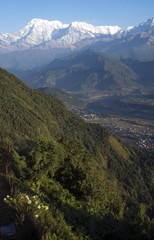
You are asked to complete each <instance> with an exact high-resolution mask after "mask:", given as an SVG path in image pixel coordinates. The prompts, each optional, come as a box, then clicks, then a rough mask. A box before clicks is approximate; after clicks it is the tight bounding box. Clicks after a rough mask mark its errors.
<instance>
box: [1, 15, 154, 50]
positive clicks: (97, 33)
mask: <svg viewBox="0 0 154 240" xmlns="http://www.w3.org/2000/svg"><path fill="white" fill-rule="evenodd" d="M153 30H154V18H151V19H148V20H147V21H145V22H143V23H141V24H139V25H138V26H135V27H133V26H130V27H128V28H127V29H122V28H121V27H119V26H93V25H91V24H88V23H86V22H72V23H70V24H63V23H62V22H60V21H48V20H42V19H32V20H31V21H30V22H29V23H28V25H27V26H25V27H24V28H22V29H21V30H19V31H18V32H14V33H2V34H0V52H1V53H2V52H10V51H16V50H25V49H29V48H34V47H42V48H45V47H46V48H49V47H50V48H51V47H55V46H56V47H71V46H75V44H77V43H78V42H81V41H84V42H86V41H88V40H94V39H95V40H97V41H98V40H100V39H101V40H104V41H111V40H114V39H119V38H121V37H124V36H130V35H132V34H137V33H141V32H144V33H145V32H146V33H149V31H150V33H149V34H151V33H153ZM142 37H144V36H142Z"/></svg>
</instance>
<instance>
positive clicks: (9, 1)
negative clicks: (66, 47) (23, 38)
mask: <svg viewBox="0 0 154 240" xmlns="http://www.w3.org/2000/svg"><path fill="white" fill-rule="evenodd" d="M151 17H154V0H4V1H3V0H2V1H1V8H0V33H4V32H14V31H18V30H19V29H21V28H23V27H24V26H25V25H27V23H28V22H29V21H30V20H31V19H32V18H41V19H46V20H60V21H61V22H63V23H70V22H72V21H84V22H87V23H90V24H93V25H118V26H120V27H122V28H126V27H128V26H132V25H138V24H139V23H141V22H143V21H145V20H147V19H148V18H151Z"/></svg>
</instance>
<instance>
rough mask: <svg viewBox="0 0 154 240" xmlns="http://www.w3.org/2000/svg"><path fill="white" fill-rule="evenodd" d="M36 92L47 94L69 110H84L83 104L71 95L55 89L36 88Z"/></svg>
mask: <svg viewBox="0 0 154 240" xmlns="http://www.w3.org/2000/svg"><path fill="white" fill-rule="evenodd" d="M38 90H40V91H42V92H45V93H48V94H50V95H52V96H54V97H56V98H58V99H59V100H61V101H62V102H63V103H64V104H65V106H66V107H67V108H68V109H69V110H71V109H84V108H85V105H84V103H83V102H82V101H81V100H79V99H78V98H76V97H75V95H73V94H69V93H67V92H65V91H62V90H60V89H57V88H48V87H45V88H38Z"/></svg>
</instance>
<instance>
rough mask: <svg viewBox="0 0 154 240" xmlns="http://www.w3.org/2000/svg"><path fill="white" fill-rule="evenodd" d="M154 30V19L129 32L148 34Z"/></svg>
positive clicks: (129, 29)
mask: <svg viewBox="0 0 154 240" xmlns="http://www.w3.org/2000/svg"><path fill="white" fill-rule="evenodd" d="M153 28H154V18H149V19H148V20H147V21H145V22H143V23H140V24H139V25H138V26H136V27H129V28H127V31H128V32H130V33H141V32H148V31H149V30H151V29H153Z"/></svg>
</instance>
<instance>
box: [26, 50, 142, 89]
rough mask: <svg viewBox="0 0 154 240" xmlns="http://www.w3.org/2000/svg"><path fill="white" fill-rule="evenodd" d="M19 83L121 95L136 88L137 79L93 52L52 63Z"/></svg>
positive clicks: (116, 62)
mask: <svg viewBox="0 0 154 240" xmlns="http://www.w3.org/2000/svg"><path fill="white" fill-rule="evenodd" d="M22 80H23V81H24V82H25V83H26V84H28V85H29V86H31V87H33V88H38V87H54V88H59V89H65V90H66V91H83V92H87V91H108V90H109V91H110V90H115V91H116V90H120V91H121V90H122V89H127V90H128V89H129V88H132V87H133V88H134V87H135V88H137V87H140V83H139V82H138V75H137V74H136V73H135V72H134V71H133V70H132V69H131V68H130V67H128V66H127V65H125V64H124V63H122V62H121V61H119V60H116V59H114V58H112V57H111V56H108V55H106V54H104V53H99V52H95V51H93V50H85V51H82V52H79V53H74V54H72V55H69V56H67V57H63V58H59V59H57V60H54V61H52V62H51V63H50V64H49V65H47V66H46V67H44V68H40V69H38V70H36V71H34V72H31V73H30V74H29V75H27V76H25V77H23V78H22Z"/></svg>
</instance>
